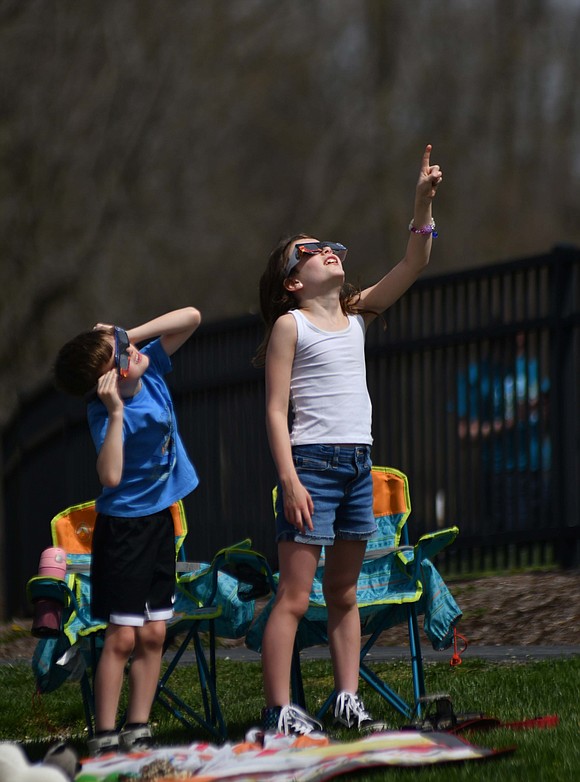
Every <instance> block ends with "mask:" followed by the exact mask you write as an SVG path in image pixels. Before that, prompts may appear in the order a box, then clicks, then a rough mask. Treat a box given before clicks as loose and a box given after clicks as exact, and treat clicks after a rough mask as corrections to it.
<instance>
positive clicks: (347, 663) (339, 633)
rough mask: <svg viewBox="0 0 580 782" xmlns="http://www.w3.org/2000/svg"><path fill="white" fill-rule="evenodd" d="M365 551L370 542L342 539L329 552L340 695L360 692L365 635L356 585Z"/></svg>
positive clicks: (331, 631) (327, 585)
mask: <svg viewBox="0 0 580 782" xmlns="http://www.w3.org/2000/svg"><path fill="white" fill-rule="evenodd" d="M365 550H366V541H358V540H341V539H337V540H335V541H334V545H333V546H328V547H327V548H326V564H325V568H324V584H323V588H324V597H325V600H326V606H327V609H328V641H329V645H330V657H331V659H332V667H333V672H334V685H335V688H336V690H337V692H341V691H342V690H346V691H347V692H352V693H356V692H357V690H358V681H359V656H360V639H361V632H360V617H359V611H358V606H357V602H356V584H357V580H358V577H359V573H360V569H361V566H362V562H363V558H364V554H365Z"/></svg>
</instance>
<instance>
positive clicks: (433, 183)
mask: <svg viewBox="0 0 580 782" xmlns="http://www.w3.org/2000/svg"><path fill="white" fill-rule="evenodd" d="M432 148H433V147H432V146H431V144H427V146H426V147H425V152H424V153H423V160H422V161H421V171H420V172H419V181H418V182H417V198H420V199H423V198H427V199H429V198H435V194H436V193H437V186H438V185H439V183H440V182H441V180H442V179H443V172H442V171H441V169H440V168H439V166H437V165H431V163H430V161H429V156H430V155H431V150H432Z"/></svg>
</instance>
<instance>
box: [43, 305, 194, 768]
mask: <svg viewBox="0 0 580 782" xmlns="http://www.w3.org/2000/svg"><path fill="white" fill-rule="evenodd" d="M200 321H201V315H200V313H199V312H198V310H196V309H195V308H194V307H185V308H183V309H179V310H174V311H173V312H168V313H166V314H165V315H161V316H160V317H158V318H154V319H153V320H151V321H148V322H147V323H144V324H143V325H141V326H137V327H135V328H133V329H130V330H129V331H125V330H124V329H122V328H120V327H118V326H110V325H105V324H101V323H99V324H97V325H96V326H95V327H94V329H93V330H92V331H87V332H83V333H82V334H79V335H78V336H77V337H75V338H74V339H72V340H71V341H70V342H67V344H66V345H64V346H63V347H62V348H61V350H60V351H59V353H58V356H57V359H56V362H55V367H54V377H55V382H56V385H57V387H59V388H60V389H61V390H63V391H65V392H67V393H70V394H73V395H75V396H84V397H85V398H86V399H87V417H88V422H89V427H90V431H91V436H92V438H93V441H94V443H95V447H96V449H97V454H98V456H97V473H98V476H99V480H100V482H101V484H102V486H103V490H102V493H101V495H100V496H99V498H98V499H97V503H96V507H97V512H98V516H97V520H96V524H95V530H94V535H93V545H92V564H91V613H92V615H93V618H99V619H103V620H104V621H106V622H108V626H107V630H106V632H105V642H104V646H103V650H102V653H101V657H100V660H99V663H98V666H97V671H96V676H95V736H94V738H92V739H90V741H89V751H90V753H91V754H93V755H95V754H100V753H103V752H105V751H109V750H115V749H116V748H117V747H120V748H121V749H123V750H131V749H134V748H137V747H143V746H149V745H150V744H151V743H152V737H151V731H150V729H149V727H148V724H147V723H148V720H149V713H150V711H151V706H152V703H153V698H154V697H155V691H156V688H157V682H158V679H159V672H160V667H161V658H162V654H163V644H164V640H165V623H166V621H167V619H169V618H171V616H172V614H173V593H174V588H175V543H174V529H173V520H172V516H171V512H170V506H171V505H172V504H173V503H174V502H176V501H177V500H180V499H181V498H182V497H184V496H185V495H186V494H189V493H190V492H191V491H193V490H194V489H195V487H196V486H197V484H198V478H197V474H196V472H195V468H194V467H193V465H192V463H191V461H190V460H189V458H188V456H187V453H186V451H185V449H184V447H183V443H182V441H181V438H180V436H179V432H178V430H177V423H176V420H175V414H174V411H173V403H172V400H171V395H170V393H169V389H168V387H167V384H166V382H165V379H164V375H166V374H167V373H168V372H169V371H170V370H171V360H170V358H169V357H170V356H171V355H172V354H173V353H175V351H176V350H178V348H180V347H181V345H183V343H184V342H185V341H186V340H187V339H188V338H189V337H190V336H191V334H193V332H194V331H195V330H196V329H197V327H198V326H199V323H200ZM154 338H157V339H154ZM149 340H153V341H149ZM148 341H149V342H148ZM143 342H148V344H147V345H146V346H145V347H144V348H143V349H142V350H138V349H137V347H135V344H136V343H137V344H138V343H143ZM130 657H131V658H132V661H131V667H130V669H129V705H128V710H127V721H126V723H125V726H124V728H123V729H122V730H121V732H120V733H117V731H116V729H115V725H116V719H117V710H118V705H119V697H120V692H121V687H122V683H123V674H124V670H125V666H126V664H127V662H128V660H129V658H130Z"/></svg>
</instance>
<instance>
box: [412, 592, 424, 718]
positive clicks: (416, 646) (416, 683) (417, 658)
mask: <svg viewBox="0 0 580 782" xmlns="http://www.w3.org/2000/svg"><path fill="white" fill-rule="evenodd" d="M408 622H409V648H410V650H411V668H412V672H413V696H414V698H415V710H416V711H417V710H419V709H420V704H419V698H422V697H423V696H424V695H425V672H424V670H423V657H422V655H421V640H420V637H419V622H418V621H417V609H416V606H415V604H414V603H413V604H412V605H410V606H408ZM418 716H421V715H420V713H419V714H418Z"/></svg>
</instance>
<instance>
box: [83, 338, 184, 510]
mask: <svg viewBox="0 0 580 782" xmlns="http://www.w3.org/2000/svg"><path fill="white" fill-rule="evenodd" d="M141 352H142V353H144V354H145V355H147V356H148V357H149V366H148V367H147V371H146V372H145V374H144V375H143V377H142V386H141V390H140V391H139V393H138V394H136V395H135V396H134V397H130V398H129V399H124V400H123V403H124V406H125V407H124V411H123V475H122V477H121V482H120V483H119V485H118V486H115V487H106V486H105V487H103V491H102V493H101V495H100V497H99V498H98V499H97V510H98V511H99V512H100V513H107V514H109V515H110V516H126V517H136V516H147V515H149V514H151V513H158V512H159V511H160V510H163V509H164V508H168V507H169V506H170V505H172V504H173V503H174V502H176V501H177V500H180V499H181V498H182V497H184V496H185V495H186V494H189V493H190V492H192V491H193V490H194V489H195V487H196V486H197V484H198V483H199V480H198V477H197V473H196V471H195V468H194V466H193V464H192V463H191V461H190V459H189V457H188V455H187V453H186V451H185V448H184V447H183V443H182V441H181V437H180V436H179V432H178V430H177V421H176V420H175V413H174V411H173V401H172V399H171V394H170V393H169V389H168V387H167V383H166V382H165V378H164V375H166V374H167V373H168V372H170V371H171V360H170V358H169V356H168V355H167V353H166V352H165V351H164V349H163V347H162V345H161V342H160V341H159V340H158V339H156V340H154V341H153V342H150V343H149V344H148V345H146V346H145V347H144V348H143V350H142V351H141ZM87 418H88V422H89V428H90V431H91V436H92V438H93V442H94V443H95V446H96V449H97V453H98V452H99V451H100V449H101V446H102V445H103V441H104V439H105V434H106V432H107V426H108V420H109V419H108V413H107V408H106V407H105V405H104V404H103V403H102V402H101V400H100V399H98V398H96V399H94V400H93V401H91V402H89V404H88V406H87Z"/></svg>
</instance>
